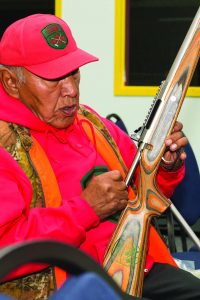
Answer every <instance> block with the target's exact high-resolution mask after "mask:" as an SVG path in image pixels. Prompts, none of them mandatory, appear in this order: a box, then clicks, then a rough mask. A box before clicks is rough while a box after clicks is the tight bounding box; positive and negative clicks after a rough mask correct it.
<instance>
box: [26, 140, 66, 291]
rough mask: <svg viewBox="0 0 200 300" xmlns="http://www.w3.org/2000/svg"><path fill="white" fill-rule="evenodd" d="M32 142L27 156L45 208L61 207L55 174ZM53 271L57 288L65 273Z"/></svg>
mask: <svg viewBox="0 0 200 300" xmlns="http://www.w3.org/2000/svg"><path fill="white" fill-rule="evenodd" d="M32 140H33V144H32V147H31V149H30V151H29V154H30V157H31V160H32V162H33V165H34V167H35V169H36V170H37V172H38V175H39V177H40V181H41V183H42V188H43V193H44V197H45V204H46V207H59V206H60V205H61V194H60V190H59V187H58V183H57V180H56V177H55V174H54V172H53V170H52V167H51V165H50V162H49V160H48V158H47V156H46V154H45V152H44V150H43V149H42V147H41V146H40V144H39V143H38V142H37V140H36V139H35V138H34V137H32ZM54 271H55V277H56V286H57V288H59V287H60V286H61V285H62V283H63V282H64V281H65V280H66V272H65V271H63V270H62V269H59V268H58V267H55V268H54Z"/></svg>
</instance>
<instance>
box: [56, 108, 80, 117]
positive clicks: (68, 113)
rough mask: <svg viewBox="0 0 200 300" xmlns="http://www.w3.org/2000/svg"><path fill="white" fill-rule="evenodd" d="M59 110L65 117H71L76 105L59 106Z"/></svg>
mask: <svg viewBox="0 0 200 300" xmlns="http://www.w3.org/2000/svg"><path fill="white" fill-rule="evenodd" d="M59 111H60V112H62V113H63V114H65V115H66V116H67V117H72V116H74V114H75V113H76V111H77V106H76V105H72V106H64V107H62V108H60V109H59Z"/></svg>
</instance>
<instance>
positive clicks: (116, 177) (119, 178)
mask: <svg viewBox="0 0 200 300" xmlns="http://www.w3.org/2000/svg"><path fill="white" fill-rule="evenodd" d="M109 173H110V176H111V178H112V179H113V180H115V181H122V180H123V177H122V175H121V173H120V171H119V170H113V171H110V172H109ZM109 173H108V174H109Z"/></svg>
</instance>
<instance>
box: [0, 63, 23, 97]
mask: <svg viewBox="0 0 200 300" xmlns="http://www.w3.org/2000/svg"><path fill="white" fill-rule="evenodd" d="M0 81H1V83H2V85H3V87H4V89H5V90H6V92H7V93H8V94H9V95H10V96H12V97H14V98H19V90H18V87H19V81H18V78H17V77H16V75H15V73H14V72H12V71H11V70H9V69H7V68H1V69H0Z"/></svg>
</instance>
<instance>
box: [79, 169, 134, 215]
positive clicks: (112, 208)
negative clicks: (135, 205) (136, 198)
mask: <svg viewBox="0 0 200 300" xmlns="http://www.w3.org/2000/svg"><path fill="white" fill-rule="evenodd" d="M81 197H82V198H84V199H85V200H86V201H87V202H88V203H89V204H90V206H91V207H92V208H93V209H94V211H95V212H96V214H97V215H98V216H99V218H100V219H101V220H103V219H105V218H106V217H108V216H110V215H112V214H114V213H116V212H117V211H120V210H122V209H124V208H125V207H126V205H127V203H128V192H127V189H126V184H125V182H124V180H123V179H122V176H121V174H120V172H119V171H117V170H114V171H110V172H106V173H103V174H101V175H98V176H94V177H93V179H92V180H91V182H90V183H89V184H88V186H87V187H86V188H85V190H84V191H83V192H82V193H81Z"/></svg>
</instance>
